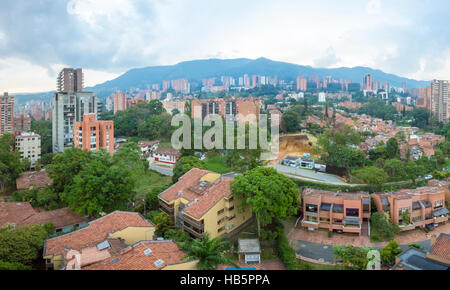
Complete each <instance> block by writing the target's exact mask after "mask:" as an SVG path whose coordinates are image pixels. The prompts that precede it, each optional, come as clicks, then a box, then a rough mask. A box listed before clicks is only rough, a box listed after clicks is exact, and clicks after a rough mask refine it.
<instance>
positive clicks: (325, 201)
mask: <svg viewBox="0 0 450 290" xmlns="http://www.w3.org/2000/svg"><path fill="white" fill-rule="evenodd" d="M301 199H302V206H303V220H302V222H301V225H302V227H305V228H308V229H311V230H317V229H319V228H321V229H328V230H329V231H334V230H337V231H342V232H344V233H356V234H359V235H361V233H362V223H363V220H368V219H370V195H369V194H368V193H366V192H357V193H343V192H331V191H324V190H317V189H310V188H307V189H305V190H304V191H303V193H302V195H301Z"/></svg>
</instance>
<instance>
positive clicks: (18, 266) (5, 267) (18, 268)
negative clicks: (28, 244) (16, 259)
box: [0, 261, 31, 271]
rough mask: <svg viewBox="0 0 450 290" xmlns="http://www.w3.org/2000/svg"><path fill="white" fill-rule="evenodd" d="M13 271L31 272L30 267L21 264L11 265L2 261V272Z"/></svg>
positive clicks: (0, 264) (0, 268)
mask: <svg viewBox="0 0 450 290" xmlns="http://www.w3.org/2000/svg"><path fill="white" fill-rule="evenodd" d="M5 270H10V271H11V270H12V271H21V270H31V267H30V266H26V265H24V264H21V263H9V262H3V261H0V271H5Z"/></svg>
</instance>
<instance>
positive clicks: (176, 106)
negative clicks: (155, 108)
mask: <svg viewBox="0 0 450 290" xmlns="http://www.w3.org/2000/svg"><path fill="white" fill-rule="evenodd" d="M161 103H162V105H163V108H164V109H165V110H166V111H167V113H169V114H171V115H173V111H174V110H178V112H179V113H181V114H184V110H185V106H186V101H162V102H161Z"/></svg>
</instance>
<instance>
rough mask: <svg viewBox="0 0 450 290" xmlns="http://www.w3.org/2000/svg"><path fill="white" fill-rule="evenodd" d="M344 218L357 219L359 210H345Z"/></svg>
mask: <svg viewBox="0 0 450 290" xmlns="http://www.w3.org/2000/svg"><path fill="white" fill-rule="evenodd" d="M345 214H346V216H350V217H359V209H358V208H347V209H346V210H345Z"/></svg>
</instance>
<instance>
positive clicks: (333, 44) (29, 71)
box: [0, 0, 450, 93]
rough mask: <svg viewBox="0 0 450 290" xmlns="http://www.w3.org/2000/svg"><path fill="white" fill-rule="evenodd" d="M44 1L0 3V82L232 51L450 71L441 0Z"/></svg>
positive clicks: (49, 83)
mask: <svg viewBox="0 0 450 290" xmlns="http://www.w3.org/2000/svg"><path fill="white" fill-rule="evenodd" d="M53 2H55V1H41V3H40V5H35V4H33V3H29V2H25V1H2V4H1V5H2V8H3V9H2V12H0V13H2V14H3V15H2V17H0V19H1V20H0V40H1V43H2V44H1V45H0V51H1V55H2V57H1V58H0V72H1V74H2V78H0V89H3V90H4V91H9V92H11V93H24V92H27V93H31V92H42V91H49V90H53V89H54V76H55V75H56V73H57V72H58V71H60V70H61V69H62V68H64V67H83V68H84V72H85V79H86V80H87V81H86V87H88V86H92V85H95V84H99V83H102V82H104V81H107V80H110V79H113V78H115V77H117V76H119V75H120V74H122V73H124V72H125V71H127V70H128V69H131V68H136V67H144V66H153V65H173V64H176V63H178V62H181V61H188V60H194V59H207V58H221V59H229V58H237V57H246V58H251V59H256V58H258V57H266V58H270V59H274V60H279V61H286V62H291V63H296V64H301V65H310V66H313V67H326V68H333V67H354V66H368V67H372V68H374V69H381V70H383V71H385V72H388V73H394V74H397V75H401V76H404V77H408V78H414V79H418V80H432V79H448V78H449V77H448V76H450V62H449V61H448V60H447V59H449V58H448V56H449V55H450V50H449V49H448V47H449V45H448V44H449V42H450V41H449V39H448V37H447V36H446V35H448V33H447V32H446V30H448V26H447V25H445V17H443V16H444V15H448V6H447V5H445V3H444V2H443V1H437V0H436V1H414V5H411V1H408V2H406V1H396V2H395V3H390V2H387V1H383V0H368V1H345V2H344V3H335V1H333V2H331V1H321V3H308V2H305V1H300V2H297V3H292V1H282V2H281V3H280V2H279V1H277V3H274V2H272V1H258V2H255V1H246V3H238V2H233V1H227V2H226V3H223V2H222V3H218V2H216V3H209V2H205V1H183V2H181V3H180V1H125V0H115V1H108V4H107V5H106V2H105V1H102V0H101V1H92V0H77V1H75V0H66V1H58V2H55V3H53ZM439 3H441V4H443V5H439ZM5 13H8V14H5ZM231 19H239V21H230V20H231ZM267 19H273V21H267ZM13 20H14V21H13ZM125 20H126V22H124V21H125ZM17 22H20V23H21V25H14V23H17ZM205 23H208V25H207V28H205ZM31 28H32V29H31ZM106 32H107V33H106ZM30 43H33V45H30ZM87 43H89V45H86V44H87ZM180 47H183V49H180Z"/></svg>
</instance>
